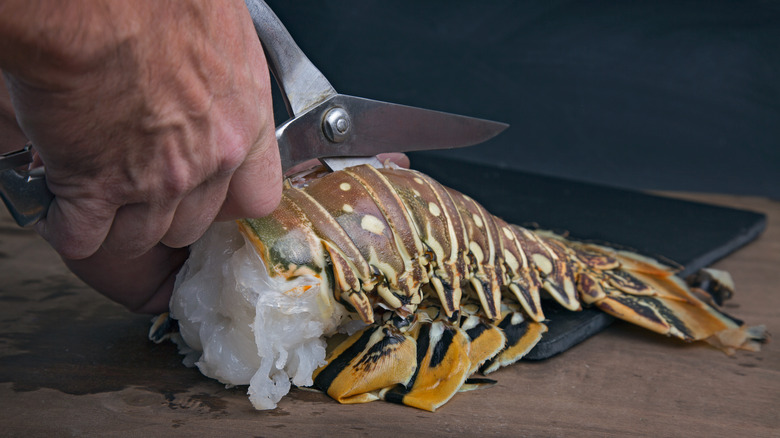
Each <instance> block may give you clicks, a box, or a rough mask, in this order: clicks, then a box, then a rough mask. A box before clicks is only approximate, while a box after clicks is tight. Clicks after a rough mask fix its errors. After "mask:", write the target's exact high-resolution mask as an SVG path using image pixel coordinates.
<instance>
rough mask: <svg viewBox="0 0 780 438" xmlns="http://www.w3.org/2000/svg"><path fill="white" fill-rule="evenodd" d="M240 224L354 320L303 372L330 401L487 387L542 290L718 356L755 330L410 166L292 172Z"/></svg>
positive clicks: (658, 269) (437, 397)
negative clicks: (269, 204)
mask: <svg viewBox="0 0 780 438" xmlns="http://www.w3.org/2000/svg"><path fill="white" fill-rule="evenodd" d="M240 227H241V230H242V232H243V233H244V234H245V235H246V236H248V240H249V241H250V242H251V243H252V244H253V246H254V247H255V249H257V252H258V253H259V254H260V256H261V258H262V260H263V262H264V264H265V269H266V270H267V274H268V275H269V276H270V277H274V278H282V279H285V280H293V279H295V278H297V277H300V276H304V275H305V276H308V277H314V278H318V279H319V280H320V281H321V284H320V288H321V291H320V292H321V293H325V294H329V295H328V296H329V297H330V298H328V300H330V299H335V300H336V301H338V302H340V303H341V304H343V305H344V306H345V307H346V308H347V309H348V310H349V311H351V312H353V314H355V315H356V318H357V319H359V322H361V323H362V326H361V327H358V331H357V333H354V334H352V335H351V336H342V335H337V336H333V337H332V338H331V339H330V341H329V348H328V351H327V356H326V358H325V364H324V365H322V366H321V367H320V368H318V369H317V370H316V371H315V373H314V380H313V382H314V386H315V387H317V388H319V389H321V390H322V391H325V392H326V393H327V394H328V395H330V396H331V397H333V398H334V399H336V400H338V401H339V402H341V403H362V402H368V401H372V400H379V399H383V400H387V401H391V402H395V403H402V404H405V405H409V406H414V407H417V408H420V409H426V410H431V411H432V410H435V409H436V408H438V407H440V406H441V405H442V404H444V403H446V402H447V400H449V399H450V398H451V397H452V396H453V395H454V394H455V393H456V392H458V391H460V390H467V389H473V388H477V387H483V386H486V385H489V384H490V383H491V382H492V381H490V380H488V379H474V378H472V376H473V375H474V374H475V373H477V372H480V373H482V374H488V373H491V372H493V371H495V370H497V369H498V368H500V367H503V366H507V365H509V364H512V363H514V362H516V361H518V360H519V359H521V358H522V357H523V356H524V355H525V354H527V353H528V352H529V351H530V350H531V349H532V348H533V347H534V346H535V345H536V343H538V342H539V340H540V339H541V338H542V336H543V335H544V333H545V332H546V331H547V327H546V325H545V323H544V322H545V319H546V317H545V315H544V312H543V309H542V299H543V297H545V296H546V297H548V298H550V299H552V300H553V301H554V302H556V303H557V304H559V305H560V306H561V307H563V308H565V309H567V310H569V311H578V310H580V309H582V307H583V306H586V307H596V308H598V309H601V310H602V311H604V312H606V313H609V314H611V315H614V316H616V317H618V318H621V319H623V320H626V321H629V322H631V323H634V324H637V325H639V326H642V327H645V328H647V329H650V330H653V331H655V332H658V333H661V334H665V335H668V336H674V337H677V338H680V339H682V340H684V341H707V342H709V343H711V344H712V345H714V346H716V347H718V348H720V349H722V350H724V351H726V352H727V353H730V352H732V351H733V350H734V349H739V348H745V349H755V348H757V343H758V342H760V341H761V340H762V338H763V336H764V334H763V331H762V330H761V329H760V328H747V327H745V326H744V325H743V324H742V323H741V322H739V321H736V320H734V319H732V318H730V317H728V316H726V315H725V314H723V313H721V312H720V311H719V310H718V308H717V307H716V305H715V304H714V302H712V300H709V299H706V298H702V297H703V296H704V294H703V292H701V291H700V290H698V289H691V288H689V287H688V286H687V285H686V284H685V283H684V282H683V281H682V280H680V279H679V278H678V277H676V276H675V275H674V270H673V269H671V268H669V267H667V266H665V265H662V264H661V263H659V262H657V261H655V260H653V259H650V258H647V257H644V256H641V255H638V254H634V253H631V252H626V251H618V250H615V249H612V248H609V247H605V246H600V245H594V244H590V243H582V242H577V241H573V240H569V239H566V238H564V237H562V236H559V235H556V234H553V233H549V232H541V231H531V230H528V229H526V228H522V227H519V226H516V225H510V224H507V223H506V222H504V221H503V220H501V219H500V218H497V217H494V216H493V215H491V214H490V213H488V212H487V211H486V210H485V209H484V208H483V207H482V206H481V205H480V204H479V203H477V202H476V201H475V200H473V199H471V198H470V197H468V196H466V195H464V194H461V193H458V192H456V191H454V190H451V189H447V188H445V187H443V186H441V185H440V184H439V183H437V182H436V181H434V180H433V179H431V178H430V177H428V176H426V175H424V174H421V173H419V172H415V171H412V170H405V169H397V168H385V169H374V168H372V167H369V166H356V167H352V168H349V169H346V170H344V171H340V172H334V173H329V174H327V175H325V176H323V177H321V178H306V177H300V178H297V179H296V182H295V183H294V184H288V187H287V188H286V190H285V192H284V194H283V197H282V203H281V205H280V207H279V208H278V209H277V210H276V211H274V212H273V213H272V214H271V215H270V216H268V217H265V218H261V219H248V220H243V221H240ZM710 277H713V278H723V276H722V275H711V276H710ZM707 281H708V282H709V280H707ZM697 284H700V285H703V284H704V283H703V280H701V281H700V282H699V283H697ZM729 293H730V292H729ZM721 295H725V294H721ZM328 300H326V301H328ZM354 322H356V321H353V323H354ZM353 323H351V324H352V326H351V329H350V330H352V329H354V328H355V326H354V324H353Z"/></svg>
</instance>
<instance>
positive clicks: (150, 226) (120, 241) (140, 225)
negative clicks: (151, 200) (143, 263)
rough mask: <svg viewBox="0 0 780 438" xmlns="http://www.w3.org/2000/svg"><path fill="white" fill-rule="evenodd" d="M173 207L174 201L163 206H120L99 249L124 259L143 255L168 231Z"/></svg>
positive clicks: (176, 203)
mask: <svg viewBox="0 0 780 438" xmlns="http://www.w3.org/2000/svg"><path fill="white" fill-rule="evenodd" d="M177 205H178V201H173V202H172V205H167V206H160V205H153V204H148V203H136V204H127V205H123V206H122V207H120V208H119V209H118V210H117V211H116V216H114V222H113V223H112V224H111V229H110V230H109V232H108V235H107V236H106V239H105V241H104V242H103V247H104V248H105V249H106V250H107V251H108V252H110V253H112V254H114V255H116V256H118V257H123V258H127V259H132V258H135V257H139V256H141V255H143V254H145V253H146V252H148V251H149V250H150V249H152V247H154V246H155V245H157V243H158V242H159V241H160V239H162V237H163V236H164V235H165V233H166V232H167V231H168V228H170V225H171V221H172V220H173V215H174V211H175V209H176V207H177Z"/></svg>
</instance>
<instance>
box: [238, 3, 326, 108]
mask: <svg viewBox="0 0 780 438" xmlns="http://www.w3.org/2000/svg"><path fill="white" fill-rule="evenodd" d="M245 3H246V7H247V8H248V9H249V14H250V15H251V16H252V22H253V23H254V25H255V31H257V36H259V37H260V41H261V42H262V43H263V49H264V50H265V55H266V59H267V60H268V67H269V68H270V70H271V72H272V73H273V74H274V77H275V78H276V82H277V83H278V84H279V88H281V90H282V96H283V97H284V103H285V104H286V105H287V112H288V113H290V116H298V115H300V114H302V113H303V112H305V111H306V110H308V109H309V108H312V107H314V106H315V105H317V104H319V103H320V102H322V101H323V100H325V99H327V98H328V97H331V96H334V95H336V94H337V93H336V90H335V89H334V88H333V86H331V85H330V82H328V80H327V79H326V78H325V76H324V75H323V74H322V73H321V72H320V71H319V70H318V69H317V67H315V66H314V64H312V63H311V61H309V58H307V57H306V55H305V54H304V53H303V51H302V50H301V48H300V47H298V45H297V44H295V40H293V38H292V36H290V33H289V32H288V31H287V29H286V28H285V27H284V25H283V24H282V22H281V21H280V20H279V17H277V16H276V14H274V11H272V10H271V8H270V7H269V6H268V5H267V4H266V3H265V2H264V1H263V0H245Z"/></svg>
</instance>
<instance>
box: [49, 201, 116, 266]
mask: <svg viewBox="0 0 780 438" xmlns="http://www.w3.org/2000/svg"><path fill="white" fill-rule="evenodd" d="M114 212H115V208H114V207H113V206H110V205H106V204H104V203H103V202H101V201H97V200H85V199H80V200H78V201H71V200H69V199H67V198H61V197H56V196H55V197H54V199H53V200H52V202H51V204H50V206H49V211H48V213H47V215H46V218H44V219H42V220H41V221H40V222H38V223H37V224H36V225H35V230H36V231H37V232H38V234H40V235H41V236H43V238H44V239H46V241H47V242H49V244H50V245H51V246H52V247H53V248H54V250H55V251H57V252H58V253H59V254H60V255H61V256H62V257H63V258H65V259H73V260H78V259H84V258H87V257H89V256H91V255H92V254H94V253H95V252H96V251H97V250H98V249H99V248H100V245H101V244H102V243H103V241H104V240H105V238H106V236H107V235H108V233H109V230H110V229H111V223H112V220H113V218H114Z"/></svg>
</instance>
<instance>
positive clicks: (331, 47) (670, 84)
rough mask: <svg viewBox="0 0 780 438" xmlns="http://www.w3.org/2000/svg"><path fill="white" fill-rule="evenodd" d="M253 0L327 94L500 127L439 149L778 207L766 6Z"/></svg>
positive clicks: (777, 100) (779, 138) (773, 5)
mask: <svg viewBox="0 0 780 438" xmlns="http://www.w3.org/2000/svg"><path fill="white" fill-rule="evenodd" d="M268 3H269V5H270V6H271V7H272V8H273V9H274V10H275V11H276V13H277V15H279V17H280V18H281V19H282V21H283V22H284V23H285V24H286V25H287V27H288V29H289V30H290V33H291V34H292V35H293V37H294V38H295V39H296V41H297V42H298V44H299V45H300V46H301V48H302V49H303V50H304V52H305V53H306V54H307V55H308V56H309V58H310V59H311V60H312V61H313V62H314V63H315V65H317V66H318V67H319V68H320V70H322V72H323V73H324V74H325V75H326V76H327V77H328V78H329V79H330V81H331V83H332V84H333V86H334V87H335V88H336V89H337V90H338V91H339V92H341V93H345V94H352V95H356V96H361V97H368V98H374V99H379V100H385V101H390V102H395V103H403V104H407V105H414V106H421V107H425V108H431V109H437V110H442V111H449V112H455V113H460V114H466V115H472V116H476V117H483V118H489V119H494V120H499V121H504V122H507V123H509V124H511V128H510V129H509V130H507V131H506V132H505V133H504V134H502V135H500V136H499V137H497V138H496V139H494V140H492V141H490V142H488V143H485V144H482V145H479V146H475V147H471V148H467V149H461V150H456V151H447V152H440V153H443V154H447V155H448V156H455V157H459V158H464V159H468V160H472V161H476V162H482V163H491V164H494V165H499V166H505V167H511V168H515V169H520V170H524V171H530V172H536V173H541V174H547V175H555V176H561V177H565V178H571V179H576V180H581V181H590V182H597V183H603V184H608V185H613V186H620V187H629V188H640V189H671V190H687V191H704V192H721V193H736V194H751V195H763V196H770V197H773V198H775V199H780V145H779V144H778V143H779V142H780V2H775V1H771V2H770V1H725V0H713V1H601V2H599V1H554V0H553V1H510V0H496V1H481V2H477V1H409V0H403V1H380V0H361V1H358V0H353V1H351V0H329V1H311V0H298V1H294V2H289V1H281V0H275V1H274V0H269V1H268ZM279 108H280V109H281V110H282V112H283V106H280V107H279ZM426 154H430V153H426ZM412 158H413V161H415V160H423V159H430V156H427V155H425V154H424V155H419V154H418V155H415V156H413V157H412Z"/></svg>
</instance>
